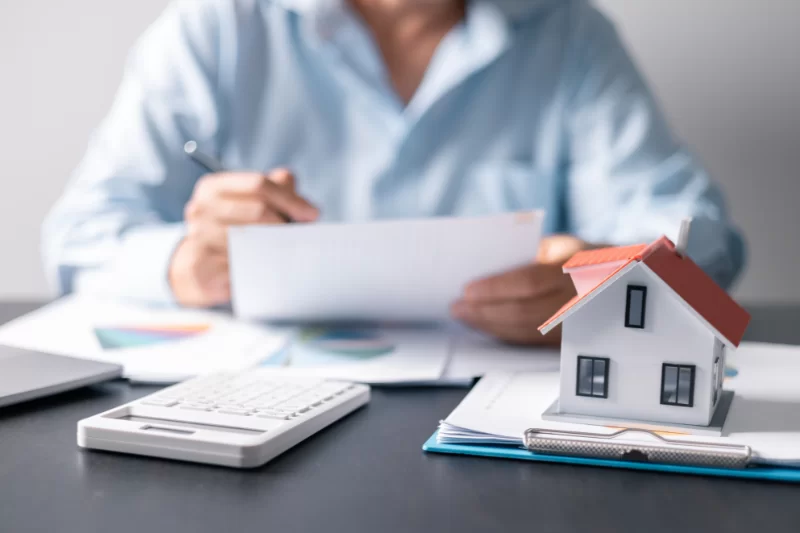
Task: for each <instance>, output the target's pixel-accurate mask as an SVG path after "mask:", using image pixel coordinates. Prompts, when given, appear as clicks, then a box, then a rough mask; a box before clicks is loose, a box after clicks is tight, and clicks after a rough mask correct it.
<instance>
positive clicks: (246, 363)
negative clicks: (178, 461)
mask: <svg viewBox="0 0 800 533" xmlns="http://www.w3.org/2000/svg"><path fill="white" fill-rule="evenodd" d="M198 323H201V324H208V325H210V328H209V330H208V332H207V333H203V334H201V335H197V336H195V337H191V338H187V339H183V340H176V341H170V342H166V343H163V344H157V345H151V346H146V347H140V348H120V349H112V350H104V349H103V347H102V346H101V345H100V343H99V342H98V340H97V338H96V337H95V334H94V329H95V328H96V327H104V326H112V327H138V326H158V325H165V324H168V325H188V324H198ZM289 336H290V332H289V331H287V330H286V329H278V328H267V327H263V326H259V325H254V324H248V323H245V322H240V321H237V320H235V319H233V318H231V317H230V316H228V315H226V314H224V313H216V312H211V311H192V310H181V309H158V308H148V307H139V306H134V305H129V304H123V303H120V302H116V301H104V300H97V299H89V298H83V297H76V296H70V297H67V298H63V299H61V300H58V301H56V302H54V303H52V304H50V305H47V306H45V307H43V308H41V309H39V310H37V311H34V312H33V313H30V314H27V315H25V316H22V317H20V318H17V319H16V320H13V321H11V322H9V323H8V324H5V325H3V326H2V327H0V343H2V344H7V345H10V346H17V347H20V348H26V349H29V350H37V351H42V352H48V353H53V354H59V355H69V356H73V357H81V358H85V359H94V360H98V361H108V362H113V363H118V364H122V365H123V367H124V374H123V375H124V376H125V377H127V378H129V379H132V380H134V381H145V382H153V383H173V382H177V381H182V380H184V379H186V378H189V377H192V376H195V375H199V374H204V373H208V372H213V371H219V370H238V369H244V368H249V367H252V366H256V365H259V364H263V363H265V362H268V361H269V359H270V357H272V356H273V355H275V354H277V353H279V352H280V350H281V349H282V348H283V347H284V346H285V344H286V342H287V340H288V338H289Z"/></svg>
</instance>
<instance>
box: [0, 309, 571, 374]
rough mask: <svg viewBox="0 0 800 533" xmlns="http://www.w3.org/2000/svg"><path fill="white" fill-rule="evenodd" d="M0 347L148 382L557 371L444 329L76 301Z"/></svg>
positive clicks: (2, 339)
mask: <svg viewBox="0 0 800 533" xmlns="http://www.w3.org/2000/svg"><path fill="white" fill-rule="evenodd" d="M0 343H2V344H7V345H11V346H17V347H21V348H27V349H30V350H38V351H43V352H49V353H55V354H61V355H70V356H73V357H83V358H87V359H95V360H100V361H109V362H114V363H118V364H122V365H123V367H124V376H125V377H127V378H128V379H131V380H132V381H138V382H148V383H174V382H177V381H182V380H184V379H187V378H189V377H192V376H195V375H200V374H205V373H209V372H214V371H221V370H240V369H245V368H251V367H255V366H279V367H281V368H282V371H283V372H285V373H287V374H291V375H295V376H313V377H325V378H332V379H343V380H350V381H358V382H362V383H371V384H414V385H460V386H468V385H471V384H472V380H473V378H476V377H480V376H482V375H483V374H485V373H486V372H488V371H490V370H526V371H540V370H553V369H557V368H558V353H557V351H555V350H535V349H523V348H514V347H508V346H503V345H501V344H500V343H498V342H496V341H493V340H491V339H489V338H487V337H484V336H482V335H479V334H476V333H473V332H470V331H469V330H466V329H465V328H462V327H457V326H455V325H452V324H449V325H442V326H427V327H426V326H415V327H409V326H396V325H394V326H393V325H384V326H375V327H365V326H360V327H341V326H339V327H318V326H317V327H267V326H262V325H259V324H254V323H248V322H244V321H239V320H236V319H234V318H233V317H231V316H230V315H228V314H226V313H221V312H211V311H193V310H181V309H154V308H147V307H139V306H133V305H130V304H124V303H120V302H115V301H103V300H96V299H88V298H85V297H75V296H71V297H68V298H64V299H62V300H59V301H57V302H55V303H53V304H50V305H48V306H46V307H43V308H42V309H40V310H38V311H35V312H33V313H31V314H29V315H26V316H23V317H20V318H18V319H16V320H14V321H12V322H10V323H8V324H6V325H4V326H2V327H0Z"/></svg>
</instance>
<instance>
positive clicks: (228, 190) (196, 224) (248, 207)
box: [169, 169, 319, 307]
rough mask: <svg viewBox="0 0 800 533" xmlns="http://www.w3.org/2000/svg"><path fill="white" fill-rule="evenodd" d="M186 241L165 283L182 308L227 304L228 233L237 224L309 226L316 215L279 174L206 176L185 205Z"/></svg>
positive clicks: (284, 175)
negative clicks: (287, 223) (299, 224)
mask: <svg viewBox="0 0 800 533" xmlns="http://www.w3.org/2000/svg"><path fill="white" fill-rule="evenodd" d="M185 212H186V229H187V237H186V239H185V240H184V241H183V242H182V243H181V244H180V246H179V247H178V249H177V250H176V252H175V255H174V256H173V258H172V263H171V265H170V272H169V281H170V286H171V287H172V290H173V292H174V293H175V297H176V299H177V300H178V302H179V303H180V304H181V305H184V306H187V307H209V306H213V305H218V304H225V303H227V302H228V301H230V277H229V274H228V255H227V252H228V228H229V227H230V226H236V225H242V224H283V223H285V222H287V221H299V222H311V221H313V220H316V218H317V216H318V215H319V212H318V210H317V208H316V207H314V206H313V205H311V204H310V203H309V202H308V201H306V200H305V199H304V198H303V197H301V196H300V195H298V194H297V191H296V189H295V180H294V175H293V174H292V173H291V172H289V171H288V170H286V169H278V170H274V171H272V172H270V173H269V174H267V175H264V174H261V173H256V172H220V173H214V174H207V175H206V176H204V177H203V178H202V179H201V180H200V181H199V182H198V183H197V186H196V187H195V189H194V193H193V195H192V199H191V200H190V201H189V203H188V204H187V205H186V210H185Z"/></svg>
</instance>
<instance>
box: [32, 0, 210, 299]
mask: <svg viewBox="0 0 800 533" xmlns="http://www.w3.org/2000/svg"><path fill="white" fill-rule="evenodd" d="M215 21H216V17H215V15H214V7H213V4H212V3H211V2H205V1H197V0H186V1H182V2H175V3H173V4H170V6H169V7H168V8H167V10H166V11H165V12H164V13H163V14H162V15H161V17H160V18H159V19H158V20H157V21H156V22H155V23H154V24H153V25H152V26H151V27H150V28H149V29H148V30H147V31H146V33H145V34H144V35H143V36H142V38H141V39H140V40H139V42H138V43H137V44H136V46H135V47H134V49H133V51H132V53H131V55H130V57H129V59H128V62H127V65H126V68H125V73H124V76H123V81H122V84H121V87H120V89H119V91H118V93H117V95H116V98H115V101H114V104H113V106H112V108H111V111H110V112H109V114H108V116H107V117H106V118H105V120H104V121H103V123H102V124H101V125H100V127H99V128H98V129H97V130H96V131H95V133H94V134H93V136H92V139H91V140H90V143H89V147H88V150H87V152H86V155H85V156H84V158H83V160H82V162H81V163H80V165H79V167H78V168H77V170H76V171H75V172H74V174H73V176H72V178H71V180H70V183H69V185H68V186H67V189H66V191H65V193H64V194H63V196H62V197H61V199H60V200H59V201H58V202H57V204H56V205H55V206H54V208H53V209H52V211H51V212H50V214H49V215H48V217H47V219H46V220H45V223H44V225H43V229H42V248H43V250H42V255H43V259H44V265H45V271H46V274H47V276H48V279H49V281H50V283H51V285H52V286H53V287H54V288H55V289H56V290H57V292H58V293H59V294H65V293H69V292H73V291H80V292H92V293H102V294H105V295H114V296H118V297H123V298H128V299H135V300H141V301H147V302H151V303H162V304H169V303H172V302H173V297H172V291H171V289H170V287H169V283H168V279H167V275H168V268H169V263H170V261H171V257H172V254H173V252H174V250H175V248H176V246H177V245H178V244H179V242H180V241H181V239H182V238H183V235H184V226H183V209H184V205H185V204H186V202H187V201H188V199H189V198H190V196H191V192H192V189H193V187H194V184H195V182H196V181H197V179H198V178H199V177H200V175H201V169H200V168H198V167H197V166H195V165H194V163H192V162H191V161H190V160H188V159H187V158H186V157H185V156H184V154H183V144H184V143H185V142H186V141H188V140H190V139H194V140H196V141H197V142H198V144H199V145H200V146H201V147H203V148H204V149H206V150H210V151H216V149H217V146H216V142H217V141H216V139H217V138H218V135H217V133H218V131H219V129H220V124H219V120H218V116H219V113H218V110H219V102H218V101H217V94H216V91H215V83H216V82H215V79H216V78H217V56H218V52H217V50H218V47H217V39H218V35H217V29H216V26H217V25H216V23H215Z"/></svg>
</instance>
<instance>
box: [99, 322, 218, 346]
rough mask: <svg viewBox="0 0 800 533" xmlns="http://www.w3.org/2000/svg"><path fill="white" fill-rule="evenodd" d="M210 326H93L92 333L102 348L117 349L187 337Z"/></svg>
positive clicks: (151, 344)
mask: <svg viewBox="0 0 800 533" xmlns="http://www.w3.org/2000/svg"><path fill="white" fill-rule="evenodd" d="M210 328H211V326H210V325H209V324H174V325H161V324H160V325H153V326H147V325H144V326H110V327H96V328H94V335H95V337H96V338H97V341H98V342H99V343H100V346H102V348H103V349H104V350H117V349H120V348H141V347H144V346H153V345H156V344H162V343H165V342H174V341H178V340H183V339H188V338H191V337H196V336H197V335H202V334H204V333H206V332H207V331H208V330H209V329H210Z"/></svg>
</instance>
